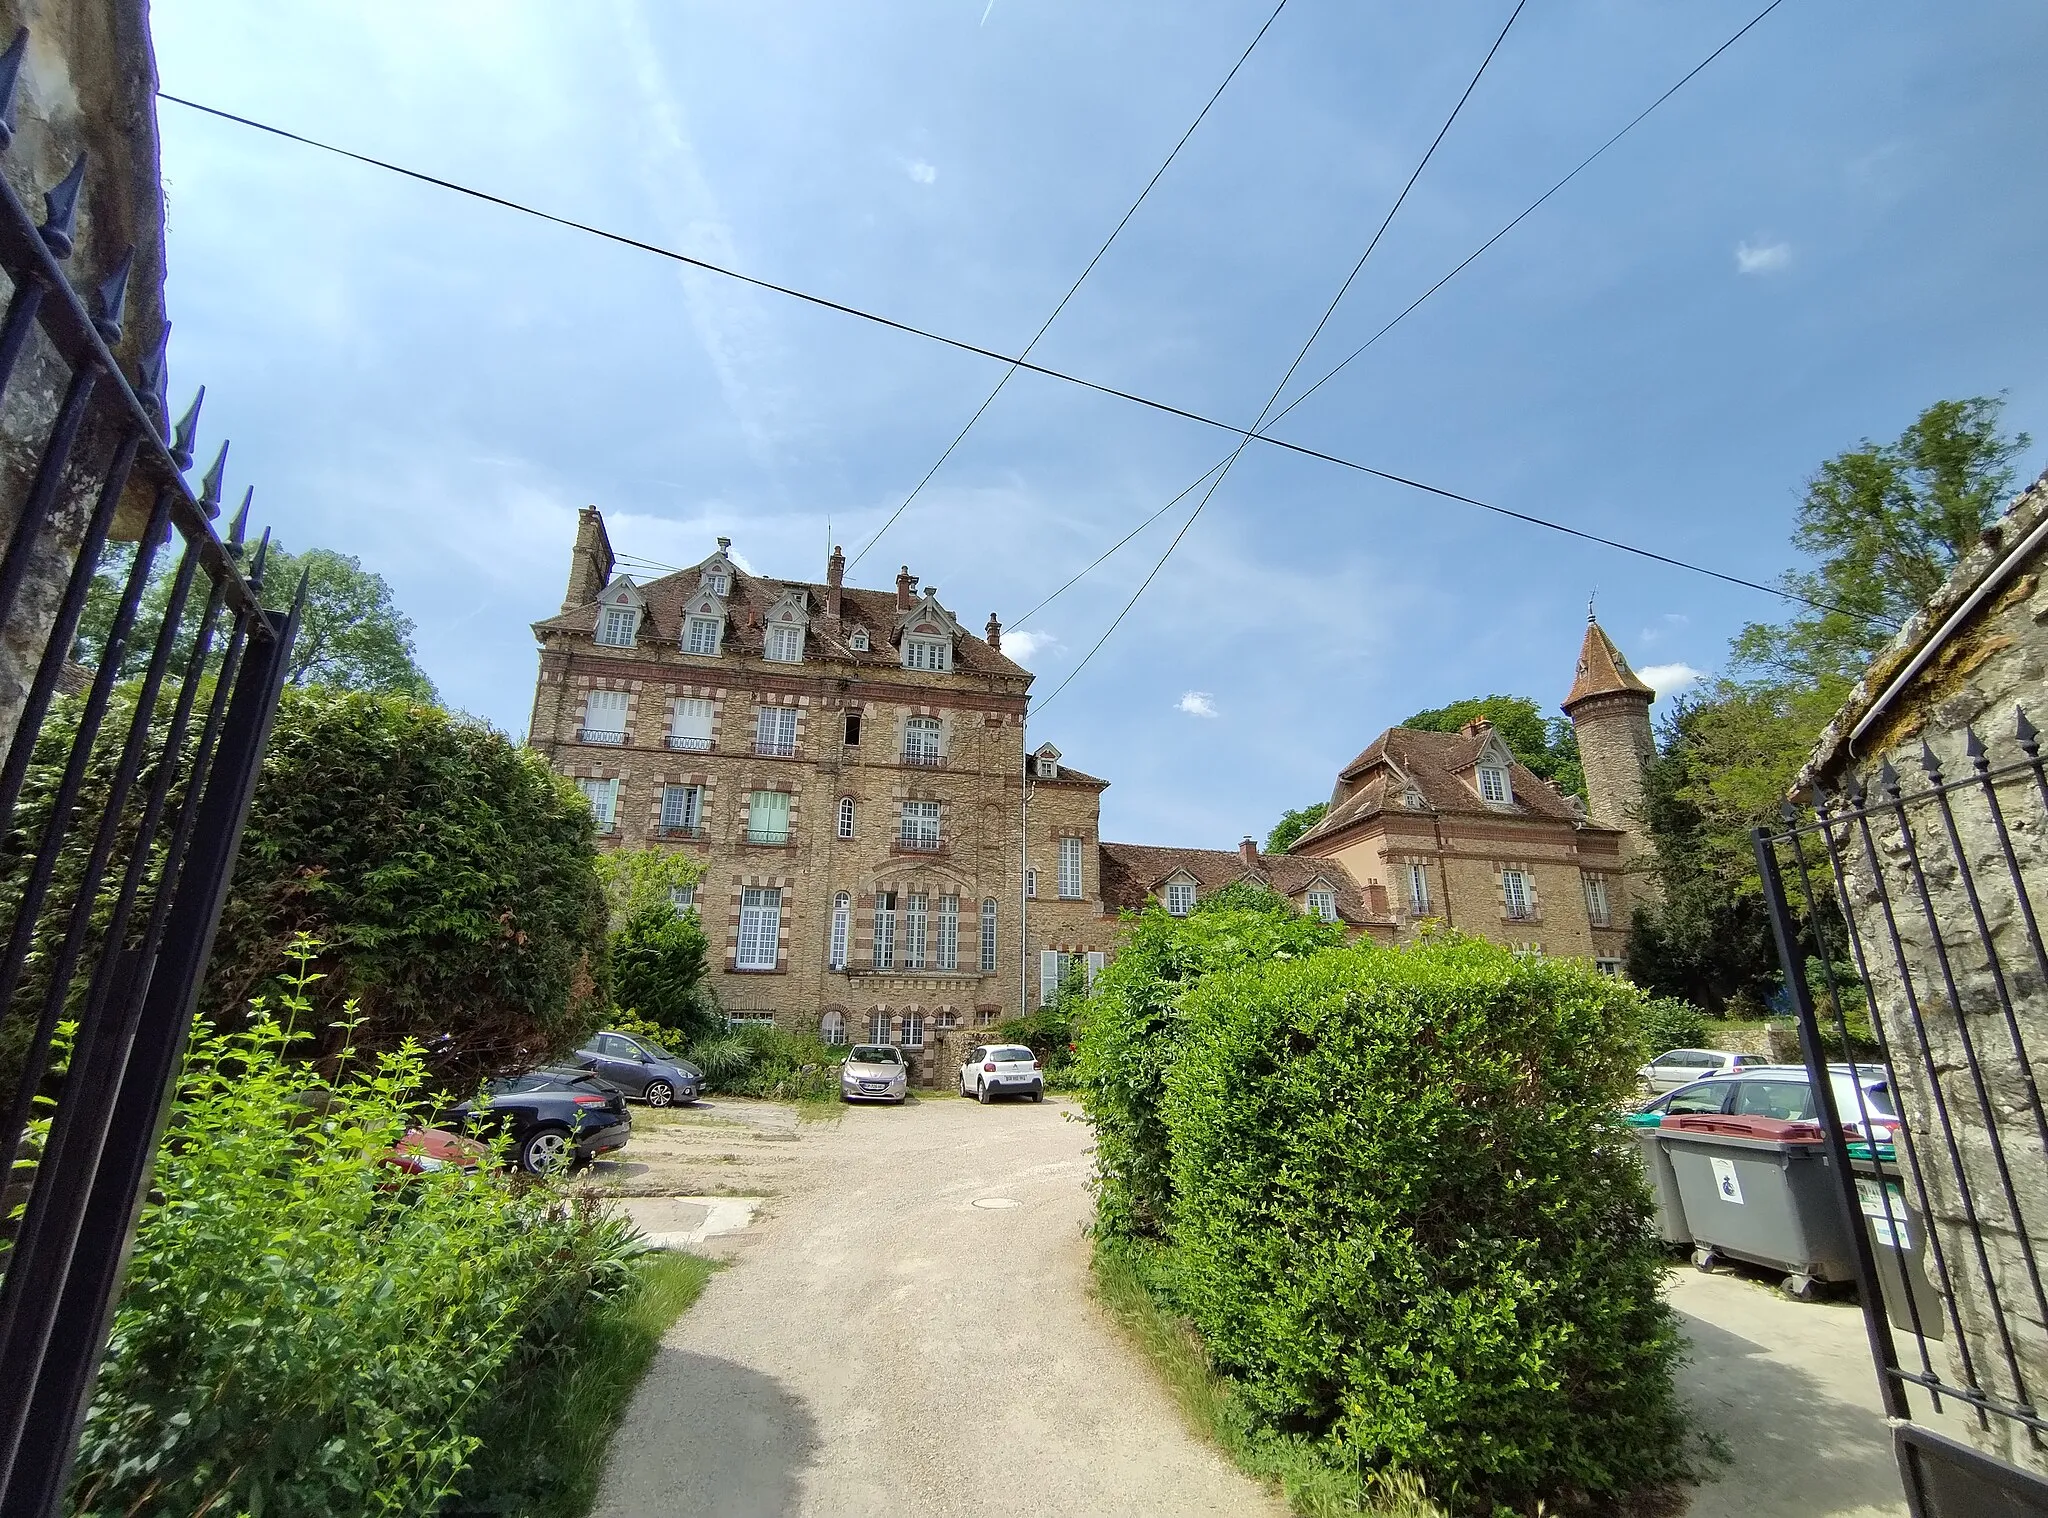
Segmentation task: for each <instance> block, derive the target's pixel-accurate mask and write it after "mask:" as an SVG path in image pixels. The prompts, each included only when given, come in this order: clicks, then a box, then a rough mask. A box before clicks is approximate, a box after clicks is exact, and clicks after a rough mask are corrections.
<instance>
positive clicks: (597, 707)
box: [576, 690, 626, 743]
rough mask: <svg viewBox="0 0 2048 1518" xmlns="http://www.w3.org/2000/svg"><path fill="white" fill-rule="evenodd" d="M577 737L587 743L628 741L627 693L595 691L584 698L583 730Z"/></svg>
mask: <svg viewBox="0 0 2048 1518" xmlns="http://www.w3.org/2000/svg"><path fill="white" fill-rule="evenodd" d="M576 736H577V737H579V738H581V739H582V740H583V741H584V742H585V743H624V742H625V741H626V693H625V692H624V691H622V690H594V691H592V692H591V693H590V694H589V695H587V696H585V697H584V698H583V730H582V731H581V732H579V733H578V734H577V735H576Z"/></svg>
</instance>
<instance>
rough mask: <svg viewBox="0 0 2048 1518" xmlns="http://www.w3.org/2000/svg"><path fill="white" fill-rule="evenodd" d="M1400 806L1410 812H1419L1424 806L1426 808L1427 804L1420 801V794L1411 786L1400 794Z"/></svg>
mask: <svg viewBox="0 0 2048 1518" xmlns="http://www.w3.org/2000/svg"><path fill="white" fill-rule="evenodd" d="M1401 805H1403V806H1405V807H1406V808H1408V810H1409V811H1411V812H1419V811H1421V810H1422V809H1423V808H1424V807H1425V806H1427V805H1428V803H1427V802H1425V801H1424V800H1423V799H1422V792H1420V791H1418V790H1417V789H1416V788H1415V787H1414V786H1412V785H1411V786H1409V787H1408V789H1407V790H1405V791H1403V792H1402V793H1401Z"/></svg>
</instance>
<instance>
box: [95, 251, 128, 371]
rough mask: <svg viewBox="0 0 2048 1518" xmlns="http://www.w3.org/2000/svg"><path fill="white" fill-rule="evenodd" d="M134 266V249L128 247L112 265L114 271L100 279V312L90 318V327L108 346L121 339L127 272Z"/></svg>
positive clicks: (125, 305)
mask: <svg viewBox="0 0 2048 1518" xmlns="http://www.w3.org/2000/svg"><path fill="white" fill-rule="evenodd" d="M134 267H135V250H134V249H133V248H130V249H129V250H128V251H127V252H126V253H123V254H122V255H121V261H120V262H119V263H118V264H116V265H114V272H113V273H112V274H109V275H108V276H107V277H106V278H105V279H103V280H101V281H100V288H99V302H100V314H99V315H98V316H95V317H94V318H93V319H92V329H93V331H95V332H97V333H99V335H100V336H101V337H102V338H104V339H106V344H107V346H108V347H109V348H111V347H113V346H114V345H115V344H116V343H118V342H120V341H121V316H122V313H123V312H125V311H126V310H127V308H128V274H129V271H130V270H132V269H133V268H134Z"/></svg>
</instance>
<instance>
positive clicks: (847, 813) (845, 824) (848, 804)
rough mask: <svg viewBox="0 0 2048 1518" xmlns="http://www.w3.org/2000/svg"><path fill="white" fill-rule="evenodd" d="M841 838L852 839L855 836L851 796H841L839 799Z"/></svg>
mask: <svg viewBox="0 0 2048 1518" xmlns="http://www.w3.org/2000/svg"><path fill="white" fill-rule="evenodd" d="M839 836H840V837H841V838H851V837H852V836H853V798H852V797H851V796H841V797H840V798H839Z"/></svg>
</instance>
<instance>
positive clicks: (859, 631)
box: [846, 627, 868, 654]
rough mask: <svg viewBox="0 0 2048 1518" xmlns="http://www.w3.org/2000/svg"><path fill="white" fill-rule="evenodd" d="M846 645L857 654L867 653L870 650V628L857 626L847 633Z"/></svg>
mask: <svg viewBox="0 0 2048 1518" xmlns="http://www.w3.org/2000/svg"><path fill="white" fill-rule="evenodd" d="M846 646H847V647H848V648H850V649H852V650H853V651H854V652H855V653H857V654H864V653H866V652H867V651H868V630H867V629H866V628H865V627H856V628H855V629H854V630H853V631H852V632H850V633H848V634H847V635H846Z"/></svg>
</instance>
